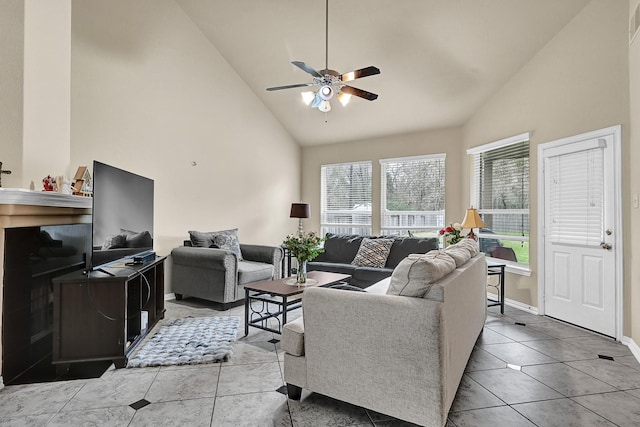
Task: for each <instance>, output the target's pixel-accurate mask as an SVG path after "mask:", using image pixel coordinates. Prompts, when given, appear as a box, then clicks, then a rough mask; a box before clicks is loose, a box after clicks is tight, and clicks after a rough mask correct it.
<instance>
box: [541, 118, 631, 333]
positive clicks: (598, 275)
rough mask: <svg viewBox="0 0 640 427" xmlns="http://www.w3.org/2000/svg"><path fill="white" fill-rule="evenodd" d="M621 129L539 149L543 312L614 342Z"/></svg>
mask: <svg viewBox="0 0 640 427" xmlns="http://www.w3.org/2000/svg"><path fill="white" fill-rule="evenodd" d="M619 129H620V128H619V127H616V128H609V129H607V130H603V131H604V132H599V133H598V132H593V133H590V134H585V135H581V136H576V137H573V138H566V139H563V140H561V141H556V142H555V143H549V144H543V145H541V147H540V149H539V150H540V152H541V154H542V155H541V156H540V157H539V158H540V159H541V160H540V161H541V162H543V170H542V172H543V179H542V180H541V181H542V183H543V185H544V187H543V189H542V190H543V195H544V201H543V203H544V212H543V217H544V231H543V241H544V244H543V250H544V254H543V258H544V259H543V263H544V264H543V265H544V270H542V271H543V273H541V274H543V277H544V279H543V280H544V288H543V292H544V295H543V304H544V308H543V312H544V314H546V315H548V316H551V317H555V318H557V319H560V320H564V321H566V322H570V323H573V324H575V325H578V326H581V327H584V328H587V329H590V330H593V331H596V332H599V333H602V334H605V335H608V336H611V337H615V338H620V337H619V333H620V331H619V328H620V326H619V325H620V324H621V321H620V319H621V317H620V315H621V313H619V312H620V311H621V308H619V307H621V304H619V303H620V301H619V300H620V299H621V298H622V292H621V283H620V282H619V280H620V279H621V278H620V277H618V275H619V273H618V269H617V265H616V254H617V253H619V252H618V250H617V246H616V245H617V244H618V245H619V244H621V239H620V235H621V233H620V227H621V224H619V223H618V222H619V221H620V220H619V219H618V215H617V212H616V210H617V206H618V205H617V204H618V203H619V200H620V199H619V198H620V197H621V194H620V188H619V185H618V182H619V181H618V180H617V179H616V174H619V172H616V170H615V169H616V168H615V166H616V155H617V153H618V152H619V148H618V147H619V142H620V141H619V138H620V132H619ZM616 130H617V132H615V131H616ZM606 131H608V132H606ZM616 236H618V239H616Z"/></svg>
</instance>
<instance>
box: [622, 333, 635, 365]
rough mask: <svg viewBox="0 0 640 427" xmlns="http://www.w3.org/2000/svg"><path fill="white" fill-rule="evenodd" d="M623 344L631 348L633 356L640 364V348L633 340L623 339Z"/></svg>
mask: <svg viewBox="0 0 640 427" xmlns="http://www.w3.org/2000/svg"><path fill="white" fill-rule="evenodd" d="M621 342H622V344H624V345H626V346H627V347H629V350H631V354H633V357H635V358H636V360H637V361H638V363H640V346H638V344H637V343H636V342H635V341H634V340H633V338H629V337H622V340H621Z"/></svg>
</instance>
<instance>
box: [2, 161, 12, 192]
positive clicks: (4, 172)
mask: <svg viewBox="0 0 640 427" xmlns="http://www.w3.org/2000/svg"><path fill="white" fill-rule="evenodd" d="M2 174H5V175H11V171H10V170H6V169H2V162H0V187H2Z"/></svg>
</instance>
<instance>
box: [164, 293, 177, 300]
mask: <svg viewBox="0 0 640 427" xmlns="http://www.w3.org/2000/svg"><path fill="white" fill-rule="evenodd" d="M172 299H176V294H174V293H170V294H164V300H165V301H171V300H172Z"/></svg>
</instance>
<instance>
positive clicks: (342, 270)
mask: <svg viewBox="0 0 640 427" xmlns="http://www.w3.org/2000/svg"><path fill="white" fill-rule="evenodd" d="M307 270H308V271H327V272H329V273H339V274H349V275H351V276H353V272H354V271H356V266H355V265H351V264H343V263H340V262H316V261H310V262H308V263H307Z"/></svg>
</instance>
